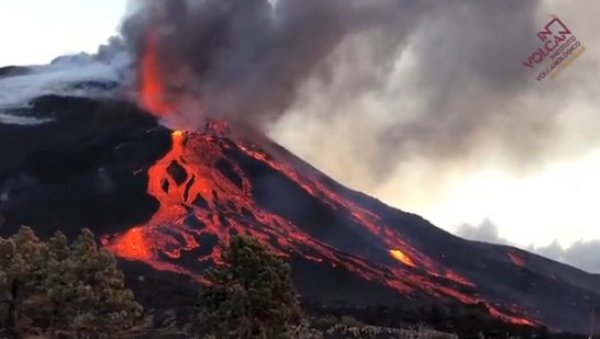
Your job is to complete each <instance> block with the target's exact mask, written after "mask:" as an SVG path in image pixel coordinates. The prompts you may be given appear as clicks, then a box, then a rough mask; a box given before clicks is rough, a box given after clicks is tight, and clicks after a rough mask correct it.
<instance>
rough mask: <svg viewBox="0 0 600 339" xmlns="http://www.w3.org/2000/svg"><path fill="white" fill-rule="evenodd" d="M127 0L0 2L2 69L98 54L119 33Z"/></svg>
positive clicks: (15, 0)
mask: <svg viewBox="0 0 600 339" xmlns="http://www.w3.org/2000/svg"><path fill="white" fill-rule="evenodd" d="M126 5H127V1H125V0H89V1H78V0H57V1H48V0H0V42H1V43H2V47H1V49H0V50H1V52H0V66H2V65H15V64H25V65H29V64H45V63H48V62H50V61H51V60H52V59H54V58H55V57H57V56H60V55H64V54H71V53H78V52H81V51H85V52H95V51H96V50H97V48H98V46H99V45H100V44H102V43H105V42H106V41H107V40H108V37H110V36H113V35H115V34H116V33H117V28H118V26H119V24H120V21H121V18H122V17H123V15H124V13H125V8H126Z"/></svg>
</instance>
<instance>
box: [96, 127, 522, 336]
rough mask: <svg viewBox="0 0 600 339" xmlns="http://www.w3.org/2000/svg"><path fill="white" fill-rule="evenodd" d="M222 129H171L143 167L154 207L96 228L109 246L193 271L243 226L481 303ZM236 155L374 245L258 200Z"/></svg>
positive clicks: (321, 188) (403, 284)
mask: <svg viewBox="0 0 600 339" xmlns="http://www.w3.org/2000/svg"><path fill="white" fill-rule="evenodd" d="M223 130H224V129H223V125H222V124H214V125H212V126H211V128H210V129H209V130H208V131H207V132H206V133H187V132H181V131H175V132H173V133H172V142H173V145H172V148H171V150H170V151H169V152H168V153H167V154H166V155H165V156H164V157H163V158H162V159H160V160H158V161H157V162H156V163H155V164H154V165H153V166H152V167H151V168H150V169H149V170H148V194H150V195H151V196H153V197H155V198H156V199H157V200H158V202H159V204H160V206H159V209H158V211H157V212H156V213H155V214H154V215H153V217H152V218H151V219H150V220H149V221H148V222H147V223H146V224H144V225H140V226H137V227H134V228H132V229H130V230H129V231H127V232H125V233H123V234H120V235H116V236H114V237H112V238H110V237H107V238H105V240H104V244H105V245H106V246H107V248H108V249H110V250H111V251H112V252H113V253H114V254H115V255H117V256H119V257H121V258H123V259H127V260H137V261H142V262H145V263H147V264H149V265H151V266H152V267H154V268H155V269H158V270H167V271H174V272H179V273H184V274H188V275H190V276H192V277H194V278H196V279H198V280H199V281H201V280H202V278H201V273H202V271H203V269H204V268H206V267H208V266H210V265H213V264H219V263H220V255H221V251H222V249H223V246H225V245H226V244H227V243H228V241H229V238H230V236H231V235H232V234H241V235H248V236H252V237H254V238H256V239H258V240H259V241H261V242H262V243H263V244H264V245H265V246H267V247H268V248H269V249H270V250H271V251H273V252H274V253H276V254H277V255H279V256H281V257H283V258H290V257H301V258H304V260H306V261H309V262H315V263H319V264H326V265H329V266H330V267H331V268H332V269H337V270H340V269H341V270H346V271H348V272H351V273H353V274H354V275H356V276H359V277H361V278H362V279H364V280H366V281H370V282H374V283H377V284H381V285H385V286H388V287H390V288H393V289H396V290H397V291H398V292H400V293H403V294H407V295H410V294H412V293H421V292H425V293H427V294H428V295H431V296H434V297H439V298H448V297H449V298H453V299H457V300H460V301H461V302H464V303H469V304H476V303H482V302H483V303H484V304H486V303H485V302H484V301H483V299H482V298H481V297H478V296H477V294H476V289H475V286H474V284H473V283H471V282H470V281H469V280H468V279H466V278H465V277H462V276H461V275H459V274H458V273H456V272H453V271H451V270H449V269H447V268H444V267H443V266H442V265H441V264H439V263H437V262H435V261H434V260H432V259H431V258H429V257H428V256H427V255H425V254H423V253H421V252H420V251H419V250H417V249H416V248H415V247H414V246H412V245H411V244H410V243H409V242H408V241H406V240H404V239H402V237H401V235H400V234H399V233H398V231H396V230H395V229H394V228H393V227H390V226H389V225H382V224H378V223H377V222H378V220H379V217H378V216H377V215H375V214H373V213H372V212H369V211H367V210H364V209H362V208H360V207H358V206H357V205H355V204H354V203H353V202H352V201H350V200H348V199H346V198H344V197H343V196H341V195H338V194H336V193H335V192H334V191H333V190H331V189H329V188H328V187H327V186H326V185H324V184H322V183H321V182H319V181H318V180H316V179H314V178H311V176H310V175H305V176H302V175H301V174H300V173H299V172H297V171H296V170H295V169H293V168H291V167H289V166H287V165H284V164H283V162H281V161H277V160H275V159H273V158H271V157H270V156H269V155H268V154H267V153H265V152H264V151H263V150H262V149H260V148H257V147H256V146H254V145H251V144H247V143H243V142H236V141H232V140H231V139H229V138H227V137H223V136H221V135H220V134H221V133H222V131H223ZM233 155H235V156H233ZM242 156H245V157H247V159H249V160H253V161H257V162H260V163H262V164H264V165H265V166H266V167H268V168H271V169H272V170H273V171H276V172H278V173H280V174H282V175H284V176H285V177H287V178H288V179H289V180H290V181H291V182H294V183H295V184H296V185H298V186H299V187H301V188H302V189H303V190H304V191H305V192H306V193H308V194H309V195H310V196H312V197H313V198H314V199H317V200H318V201H320V203H322V204H323V205H324V206H328V208H330V209H332V210H335V211H337V213H340V214H347V215H348V216H349V217H350V218H351V219H352V222H350V223H349V224H352V225H355V226H352V227H358V229H356V230H355V231H364V232H367V234H371V236H373V244H374V247H373V248H374V249H373V251H372V252H373V254H369V253H367V254H364V255H358V254H356V253H348V252H347V251H342V250H340V249H339V248H336V247H335V246H332V245H330V244H329V243H328V242H327V241H325V240H323V239H319V238H318V237H317V238H316V237H314V236H312V235H311V234H310V233H309V232H307V231H305V230H303V229H302V228H301V227H299V226H298V225H297V224H296V221H295V220H288V219H286V218H284V217H282V216H280V215H278V214H275V213H273V212H271V211H269V210H268V209H266V208H264V207H262V206H260V205H259V204H258V203H257V202H256V201H255V199H254V196H253V182H251V180H250V178H249V176H248V174H247V173H246V172H245V170H244V168H243V167H242V166H241V165H240V163H239V157H242ZM309 213H310V212H309ZM316 226H320V227H324V226H325V225H316ZM377 243H378V244H377ZM381 254H384V255H383V256H381ZM386 255H387V258H389V259H390V260H386V259H385V257H386ZM184 262H185V264H184ZM465 291H469V292H465ZM488 308H489V310H490V313H492V314H494V315H496V316H499V317H501V318H503V319H505V320H507V321H511V322H514V323H519V324H531V322H529V320H527V319H521V318H519V317H514V316H510V315H507V314H504V313H502V312H500V311H498V310H497V309H496V308H494V307H493V306H491V305H488Z"/></svg>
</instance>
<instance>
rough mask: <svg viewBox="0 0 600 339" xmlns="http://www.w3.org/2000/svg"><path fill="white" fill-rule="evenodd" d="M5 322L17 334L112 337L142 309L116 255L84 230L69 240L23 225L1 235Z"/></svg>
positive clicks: (1, 314)
mask: <svg viewBox="0 0 600 339" xmlns="http://www.w3.org/2000/svg"><path fill="white" fill-rule="evenodd" d="M0 296H1V298H0V322H1V323H0V325H2V327H3V328H6V329H7V330H8V331H9V333H11V334H13V335H16V336H20V337H22V336H25V335H29V334H39V335H41V334H44V335H47V336H50V337H55V336H57V335H59V334H60V335H62V336H67V337H73V338H113V337H115V336H118V333H119V332H120V331H122V330H123V329H126V328H128V327H131V326H132V325H133V324H134V322H135V321H136V320H137V319H138V318H139V317H140V315H141V313H142V308H141V306H140V305H139V304H138V303H136V302H135V299H134V296H133V293H132V292H131V291H130V290H129V289H127V288H125V283H124V276H123V273H121V272H120V271H119V269H118V268H117V265H116V260H115V259H114V257H113V256H112V255H111V254H110V253H108V252H107V251H106V250H104V249H100V248H98V246H97V245H96V241H95V239H94V235H93V234H92V232H91V231H89V230H83V231H82V233H81V235H80V236H79V237H78V238H77V240H76V241H75V242H74V243H73V244H72V245H71V246H69V245H68V241H67V238H66V237H65V236H64V235H63V234H61V233H57V234H56V235H55V236H54V237H52V238H51V239H49V240H48V241H47V242H42V241H40V240H39V239H38V238H37V237H36V236H35V234H34V232H33V231H32V230H31V229H30V228H27V227H23V228H21V229H20V230H19V232H18V233H17V234H16V235H14V236H13V237H11V238H8V239H2V238H0Z"/></svg>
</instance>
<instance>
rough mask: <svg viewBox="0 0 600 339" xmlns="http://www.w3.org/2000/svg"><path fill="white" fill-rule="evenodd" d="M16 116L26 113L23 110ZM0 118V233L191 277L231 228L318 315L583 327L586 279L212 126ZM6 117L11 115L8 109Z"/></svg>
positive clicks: (132, 112) (66, 104) (41, 103)
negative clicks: (358, 311) (273, 264)
mask: <svg viewBox="0 0 600 339" xmlns="http://www.w3.org/2000/svg"><path fill="white" fill-rule="evenodd" d="M23 110H24V111H26V112H24V111H23ZM23 110H22V111H19V112H18V114H25V113H26V114H27V115H30V116H35V117H36V118H39V119H44V121H47V122H45V123H43V124H35V125H14V124H0V154H1V155H2V159H3V161H2V163H0V216H1V217H0V223H1V224H3V225H2V233H4V234H6V233H11V232H12V231H13V230H14V229H15V228H16V227H18V226H19V225H21V224H27V225H31V226H32V227H34V228H35V229H36V231H38V232H39V233H41V234H42V235H50V234H52V233H53V232H55V231H57V230H61V231H63V232H65V233H67V234H68V235H73V234H76V233H77V232H78V230H79V229H80V228H82V227H88V228H91V229H92V230H93V231H94V232H95V233H96V234H99V235H101V241H102V244H103V245H104V246H106V248H108V249H109V250H110V251H112V252H113V253H114V254H115V255H116V256H117V257H118V258H120V259H121V260H122V262H123V263H137V264H139V265H142V267H144V270H145V271H147V272H162V273H169V274H174V275H175V276H178V277H186V278H187V279H189V280H191V281H193V282H195V283H197V284H202V283H203V276H202V275H203V272H204V270H205V269H206V268H208V267H210V266H212V265H215V264H217V265H218V264H219V263H220V256H221V251H222V249H223V247H224V246H226V244H227V242H228V240H229V238H230V237H231V236H232V235H234V234H242V235H248V236H251V237H253V238H256V239H258V240H259V241H260V242H262V243H263V244H264V245H265V246H267V247H268V248H269V249H270V250H271V251H273V252H274V253H276V254H277V255H278V256H280V257H281V258H283V259H285V260H286V261H288V262H289V263H290V264H291V266H292V272H293V279H294V282H295V286H296V287H297V289H298V292H299V293H300V295H301V296H302V297H303V298H305V299H306V300H310V301H312V302H317V303H319V304H322V305H339V304H344V305H361V306H365V307H366V306H394V305H407V304H408V305H425V304H431V303H437V302H447V301H450V302H455V303H460V304H466V305H478V306H479V307H482V308H484V309H485V310H486V312H488V313H489V314H490V316H492V317H495V318H497V319H499V320H502V321H504V322H507V323H512V324H516V325H522V326H537V325H546V326H549V327H550V328H553V329H560V330H571V331H579V332H583V331H585V330H587V329H588V328H589V312H590V309H591V305H593V304H600V292H599V290H598V286H600V277H598V276H596V275H592V274H588V273H586V272H583V271H580V270H578V269H575V268H572V267H569V266H566V265H563V264H560V263H557V262H553V261H551V260H548V259H545V258H542V257H540V256H537V255H534V254H531V253H528V252H525V251H522V250H519V249H516V248H511V247H507V246H499V245H492V244H485V243H479V242H473V241H468V240H464V239H461V238H458V237H456V236H453V235H452V234H450V233H447V232H445V231H443V230H441V229H439V228H437V227H436V226H434V225H432V224H431V223H429V222H428V221H427V220H425V219H423V218H422V217H420V216H418V215H414V214H410V213H406V212H403V211H401V210H398V209H395V208H392V207H390V206H387V205H385V204H384V203H382V202H380V201H378V200H376V199H374V198H372V197H369V196H367V195H365V194H362V193H360V192H356V191H353V190H350V189H348V188H346V187H344V186H342V185H340V184H339V183H337V182H336V181H334V180H333V179H331V178H329V177H328V176H327V175H325V174H324V173H322V172H320V171H319V170H317V169H315V168H314V167H312V166H310V165H309V164H307V163H305V162H304V161H302V160H301V159H299V158H297V157H296V156H294V155H293V154H291V153H290V152H288V151H287V150H286V149H284V148H283V147H281V146H279V145H277V144H276V143H275V142H273V141H271V140H269V139H268V138H267V137H265V136H262V135H260V134H257V133H252V134H250V133H239V132H237V131H236V130H235V126H230V125H228V124H227V123H226V122H223V121H211V122H208V123H207V124H206V126H205V128H204V129H203V130H201V131H197V132H185V131H171V130H169V129H167V128H165V127H163V126H161V125H160V124H158V122H157V120H156V119H155V118H153V117H152V116H151V115H149V114H147V112H144V111H143V110H141V109H139V108H138V107H137V106H135V105H133V104H131V103H128V102H127V101H120V100H108V99H102V100H99V99H87V98H76V97H62V96H55V95H50V96H43V97H39V98H36V99H34V100H33V101H32V102H31V105H29V106H28V108H26V109H23ZM15 114H17V113H15Z"/></svg>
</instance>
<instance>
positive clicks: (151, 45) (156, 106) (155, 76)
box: [139, 30, 172, 117]
mask: <svg viewBox="0 0 600 339" xmlns="http://www.w3.org/2000/svg"><path fill="white" fill-rule="evenodd" d="M159 66H160V65H159V62H158V35H157V34H156V32H155V31H153V30H150V31H149V32H148V33H147V35H146V44H145V46H144V52H143V55H142V61H141V65H140V72H139V73H140V75H139V77H140V79H139V86H140V88H139V91H140V99H141V104H142V105H143V106H144V108H146V109H147V110H148V111H150V112H151V113H152V114H154V115H156V116H159V117H162V116H165V115H167V114H168V113H170V112H171V111H172V107H170V105H169V104H168V103H167V101H166V98H165V93H167V91H166V88H165V87H166V86H165V84H164V81H163V79H161V76H160V67H159Z"/></svg>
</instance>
